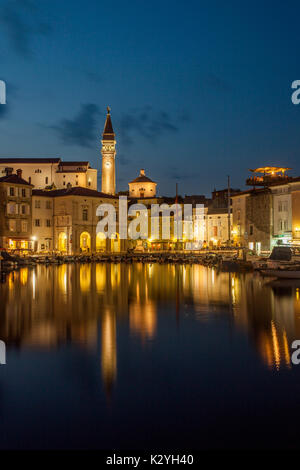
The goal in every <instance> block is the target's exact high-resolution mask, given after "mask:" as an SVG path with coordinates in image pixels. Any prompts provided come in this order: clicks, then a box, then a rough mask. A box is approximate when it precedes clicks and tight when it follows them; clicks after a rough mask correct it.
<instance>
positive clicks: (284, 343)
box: [283, 330, 291, 367]
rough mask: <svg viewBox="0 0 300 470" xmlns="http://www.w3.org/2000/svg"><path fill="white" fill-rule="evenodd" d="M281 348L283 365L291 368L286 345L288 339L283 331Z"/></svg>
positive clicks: (287, 345)
mask: <svg viewBox="0 0 300 470" xmlns="http://www.w3.org/2000/svg"><path fill="white" fill-rule="evenodd" d="M283 348H284V358H285V363H286V365H287V366H288V367H291V358H290V351H289V344H288V339H287V335H286V331H285V330H283Z"/></svg>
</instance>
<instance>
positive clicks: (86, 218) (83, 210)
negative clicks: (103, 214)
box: [82, 209, 88, 220]
mask: <svg viewBox="0 0 300 470" xmlns="http://www.w3.org/2000/svg"><path fill="white" fill-rule="evenodd" d="M82 220H88V210H87V209H82Z"/></svg>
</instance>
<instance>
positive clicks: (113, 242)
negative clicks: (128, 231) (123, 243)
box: [111, 233, 120, 253]
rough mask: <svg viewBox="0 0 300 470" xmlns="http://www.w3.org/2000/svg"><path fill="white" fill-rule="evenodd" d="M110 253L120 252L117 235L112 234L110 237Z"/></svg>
mask: <svg viewBox="0 0 300 470" xmlns="http://www.w3.org/2000/svg"><path fill="white" fill-rule="evenodd" d="M111 251H112V252H113V253H116V252H119V251H120V238H119V235H118V234H117V233H113V234H112V236H111Z"/></svg>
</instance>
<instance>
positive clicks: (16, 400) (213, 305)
mask: <svg viewBox="0 0 300 470" xmlns="http://www.w3.org/2000/svg"><path fill="white" fill-rule="evenodd" d="M0 339H2V340H4V341H5V342H6V345H7V358H6V359H7V364H6V365H5V366H1V367H0V435H1V438H0V447H1V448H99V449H125V448H131V449H132V448H135V449H153V448H155V449H158V448H159V449H170V448H177V449H209V448H235V447H240V448H244V447H247V448H257V447H285V448H286V447H298V441H299V439H298V423H299V420H300V365H299V366H293V365H291V359H290V356H291V352H292V351H291V343H292V341H293V340H294V339H300V294H299V288H298V287H297V286H296V285H291V284H289V283H285V284H282V285H270V284H268V283H267V282H266V281H265V280H263V279H262V278H261V277H259V276H255V275H253V274H247V275H245V274H228V273H220V274H218V273H217V271H215V270H212V269H208V268H204V267H202V266H198V265H195V266H186V267H185V266H172V265H156V264H153V265H149V264H148V265H142V264H134V265H122V264H121V265H120V264H86V265H61V266H55V267H45V266H37V267H36V268H34V269H28V268H24V269H21V270H20V271H19V272H16V273H15V274H14V275H13V274H10V275H9V276H8V277H7V280H6V282H5V283H3V284H1V285H0Z"/></svg>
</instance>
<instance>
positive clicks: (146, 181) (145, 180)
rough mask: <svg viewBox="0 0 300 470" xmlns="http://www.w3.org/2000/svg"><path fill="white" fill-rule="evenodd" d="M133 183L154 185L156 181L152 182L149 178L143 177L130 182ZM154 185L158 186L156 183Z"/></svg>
mask: <svg viewBox="0 0 300 470" xmlns="http://www.w3.org/2000/svg"><path fill="white" fill-rule="evenodd" d="M131 183H154V181H152V179H150V178H148V176H145V175H142V176H138V177H137V178H135V179H134V180H132V181H130V183H129V184H131ZM154 184H156V183H154Z"/></svg>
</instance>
